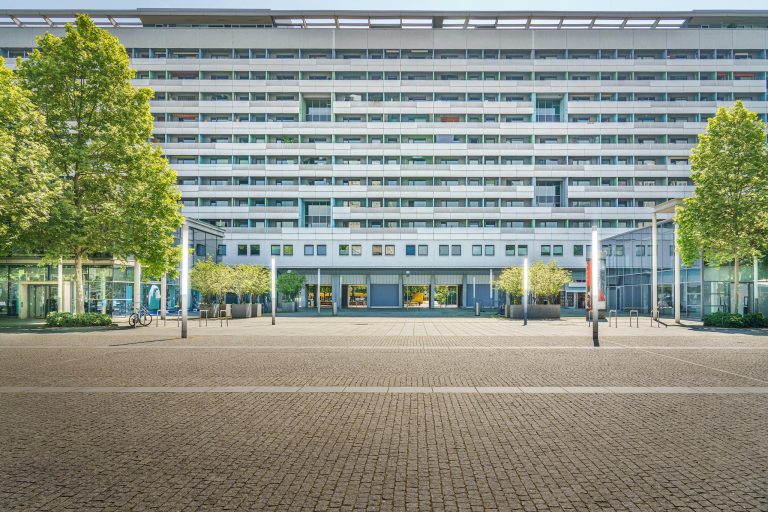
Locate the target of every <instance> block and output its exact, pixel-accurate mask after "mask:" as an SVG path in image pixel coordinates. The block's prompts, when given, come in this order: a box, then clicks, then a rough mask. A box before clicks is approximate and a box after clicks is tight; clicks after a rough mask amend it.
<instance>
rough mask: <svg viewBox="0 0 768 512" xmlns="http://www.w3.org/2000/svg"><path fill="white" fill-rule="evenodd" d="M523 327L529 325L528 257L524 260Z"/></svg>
mask: <svg viewBox="0 0 768 512" xmlns="http://www.w3.org/2000/svg"><path fill="white" fill-rule="evenodd" d="M523 325H528V256H526V257H525V259H524V260H523Z"/></svg>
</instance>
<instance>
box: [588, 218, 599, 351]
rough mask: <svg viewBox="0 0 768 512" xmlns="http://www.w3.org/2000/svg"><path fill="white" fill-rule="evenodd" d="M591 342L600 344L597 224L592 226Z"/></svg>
mask: <svg viewBox="0 0 768 512" xmlns="http://www.w3.org/2000/svg"><path fill="white" fill-rule="evenodd" d="M590 263H591V264H592V272H591V274H592V279H591V281H592V282H591V284H590V286H591V288H592V289H591V290H590V292H592V343H593V344H594V346H596V347H599V346H600V340H599V338H598V336H597V324H598V322H599V321H600V304H599V301H600V248H599V247H598V240H597V226H592V261H591V262H590Z"/></svg>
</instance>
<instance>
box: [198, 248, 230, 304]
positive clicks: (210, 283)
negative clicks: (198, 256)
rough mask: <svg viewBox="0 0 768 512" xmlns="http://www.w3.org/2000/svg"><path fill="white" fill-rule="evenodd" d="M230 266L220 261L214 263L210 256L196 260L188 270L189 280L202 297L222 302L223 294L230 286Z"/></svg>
mask: <svg viewBox="0 0 768 512" xmlns="http://www.w3.org/2000/svg"><path fill="white" fill-rule="evenodd" d="M233 274H234V272H233V271H232V269H231V267H228V266H226V265H224V264H222V263H216V262H215V261H213V260H212V259H210V258H206V259H204V260H198V261H197V262H196V263H195V266H193V267H192V270H190V272H189V281H190V284H191V286H192V288H193V289H195V290H197V291H199V292H200V294H201V295H203V297H205V298H207V299H210V300H214V299H218V300H219V302H223V298H224V294H225V293H227V292H228V291H229V290H230V287H231V286H232V275H233Z"/></svg>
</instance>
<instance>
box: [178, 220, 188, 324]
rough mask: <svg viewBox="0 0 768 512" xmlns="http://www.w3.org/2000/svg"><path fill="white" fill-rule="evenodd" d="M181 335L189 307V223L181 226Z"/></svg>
mask: <svg viewBox="0 0 768 512" xmlns="http://www.w3.org/2000/svg"><path fill="white" fill-rule="evenodd" d="M180 284H181V337H182V338H186V337H187V320H188V316H189V315H188V309H189V224H187V223H186V222H184V225H183V226H182V227H181V283H180Z"/></svg>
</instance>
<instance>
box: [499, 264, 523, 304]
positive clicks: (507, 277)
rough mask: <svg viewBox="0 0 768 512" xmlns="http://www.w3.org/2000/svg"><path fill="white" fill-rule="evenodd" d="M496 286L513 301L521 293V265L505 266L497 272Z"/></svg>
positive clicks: (520, 295)
mask: <svg viewBox="0 0 768 512" xmlns="http://www.w3.org/2000/svg"><path fill="white" fill-rule="evenodd" d="M496 288H498V289H499V290H501V291H503V292H505V293H506V294H507V295H509V297H510V298H511V300H512V302H513V303H516V302H517V300H518V299H519V298H520V297H522V295H523V269H522V267H507V268H505V269H503V270H502V271H501V272H500V273H499V278H498V280H496Z"/></svg>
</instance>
